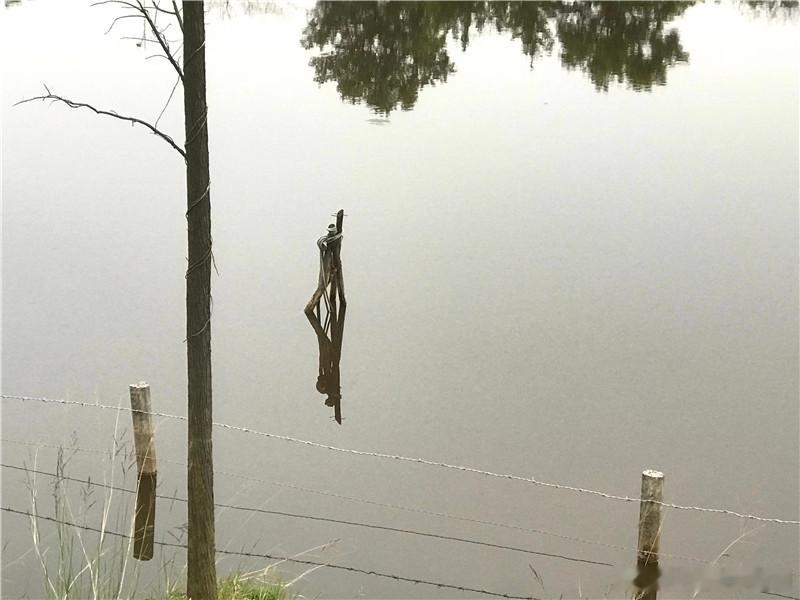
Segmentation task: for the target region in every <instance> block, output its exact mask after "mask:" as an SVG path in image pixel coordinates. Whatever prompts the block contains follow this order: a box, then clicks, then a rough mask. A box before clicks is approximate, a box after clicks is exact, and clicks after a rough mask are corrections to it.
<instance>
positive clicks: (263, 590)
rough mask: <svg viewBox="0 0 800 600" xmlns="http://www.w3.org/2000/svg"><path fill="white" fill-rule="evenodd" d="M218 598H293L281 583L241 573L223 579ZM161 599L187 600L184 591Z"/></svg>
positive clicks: (258, 599) (269, 599)
mask: <svg viewBox="0 0 800 600" xmlns="http://www.w3.org/2000/svg"><path fill="white" fill-rule="evenodd" d="M217 598H218V600H292V599H293V598H296V596H289V595H287V593H286V588H285V587H283V586H282V585H281V584H280V583H269V582H264V581H258V580H254V579H248V578H245V577H243V576H242V575H241V574H239V573H234V574H232V575H228V576H227V577H225V578H223V579H221V580H220V581H219V584H218V586H217ZM161 600H187V599H186V594H184V593H183V592H176V591H172V592H170V593H168V594H167V595H166V596H164V597H163V598H162V599H161Z"/></svg>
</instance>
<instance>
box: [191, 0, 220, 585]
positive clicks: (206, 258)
mask: <svg viewBox="0 0 800 600" xmlns="http://www.w3.org/2000/svg"><path fill="white" fill-rule="evenodd" d="M203 9H204V5H203V2H196V1H187V0H184V2H183V29H184V37H183V39H184V49H183V57H184V58H183V75H184V94H183V96H184V118H185V121H186V196H187V210H186V220H187V225H188V233H189V266H188V267H187V270H186V346H187V371H188V378H189V389H188V399H189V406H188V415H189V469H188V480H189V481H188V487H189V489H188V497H189V523H188V525H189V527H188V529H189V531H188V534H189V535H188V537H189V551H188V564H187V584H186V588H187V589H186V591H187V595H188V596H189V598H190V599H191V600H213V599H215V598H216V597H217V591H216V590H217V576H216V566H215V562H214V556H215V550H214V468H213V459H212V444H211V422H212V418H211V416H212V414H211V263H212V260H213V258H212V254H211V187H210V182H209V181H210V180H209V171H208V127H207V119H206V117H207V105H206V59H205V26H204V23H203V18H204V10H203Z"/></svg>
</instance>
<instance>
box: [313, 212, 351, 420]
mask: <svg viewBox="0 0 800 600" xmlns="http://www.w3.org/2000/svg"><path fill="white" fill-rule="evenodd" d="M343 220H344V211H343V210H340V211H339V212H338V213H336V224H335V225H334V224H331V225H329V226H328V233H327V234H326V235H324V236H322V237H321V238H319V239H318V240H317V248H318V249H319V279H318V281H317V289H316V290H315V291H314V294H313V295H312V296H311V299H310V300H309V301H308V303H307V304H306V307H305V311H304V312H305V314H306V317H307V318H308V321H309V323H311V327H313V328H314V333H316V334H317V342H318V344H319V374H318V376H317V391H318V392H319V393H320V394H326V395H327V399H326V400H325V405H326V406H332V407H333V410H334V418H335V419H336V422H337V423H339V424H340V425H341V424H342V392H341V379H340V374H339V362H340V360H341V356H342V337H343V335H344V317H345V312H346V311H347V299H346V298H345V295H344V275H343V273H342V258H341V248H342V221H343ZM323 303H324V310H323V309H322V305H323Z"/></svg>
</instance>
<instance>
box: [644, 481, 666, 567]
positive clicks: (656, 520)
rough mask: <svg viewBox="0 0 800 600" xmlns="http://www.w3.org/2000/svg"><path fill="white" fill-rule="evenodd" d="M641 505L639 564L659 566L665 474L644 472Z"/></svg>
mask: <svg viewBox="0 0 800 600" xmlns="http://www.w3.org/2000/svg"><path fill="white" fill-rule="evenodd" d="M640 497H641V501H640V504H639V545H638V562H639V564H640V565H641V564H644V565H646V564H658V546H659V542H660V540H661V504H659V503H660V502H663V497H664V474H663V473H662V472H660V471H652V470H650V469H647V470H645V471H643V472H642V494H641V496H640Z"/></svg>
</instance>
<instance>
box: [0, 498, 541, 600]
mask: <svg viewBox="0 0 800 600" xmlns="http://www.w3.org/2000/svg"><path fill="white" fill-rule="evenodd" d="M0 510H3V511H5V512H8V513H11V514H16V515H21V516H26V517H28V518H31V519H42V520H44V521H50V522H52V523H57V524H60V525H67V526H69V527H75V528H78V529H83V530H85V531H93V532H95V533H102V534H104V535H109V536H114V537H121V538H124V539H130V538H131V536H130V535H128V534H127V533H120V532H117V531H110V530H107V529H100V528H97V527H91V526H89V525H79V524H78V523H71V522H69V521H61V520H59V519H55V518H53V517H46V516H44V515H39V514H34V513H30V512H27V511H24V510H17V509H14V508H11V507H8V506H0ZM153 543H154V544H156V545H158V546H166V547H168V548H180V549H186V547H187V546H186V544H178V543H174V542H166V541H162V540H156V541H154V542H153ZM215 552H216V553H217V554H225V555H228V556H245V557H250V558H266V559H269V560H278V561H282V562H292V563H297V564H301V565H310V566H315V567H327V568H330V569H339V570H342V571H348V572H350V573H359V574H361V575H371V576H374V577H382V578H384V579H393V580H395V581H402V582H405V583H414V584H421V585H430V586H433V587H437V588H441V589H450V590H458V591H462V592H471V593H475V594H483V595H485V596H493V597H495V598H508V599H509V600H541V599H540V598H536V597H535V596H515V595H512V594H504V593H501V592H494V591H491V590H484V589H481V588H473V587H467V586H462V585H457V584H453V583H443V582H441V581H429V580H426V579H418V578H415V577H406V576H403V575H395V574H392V573H385V572H382V571H375V570H371V569H361V568H358V567H352V566H349V565H340V564H336V563H329V562H320V561H312V560H306V559H300V558H294V557H291V556H280V555H276V554H267V553H259V552H244V551H235V550H221V549H215Z"/></svg>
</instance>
